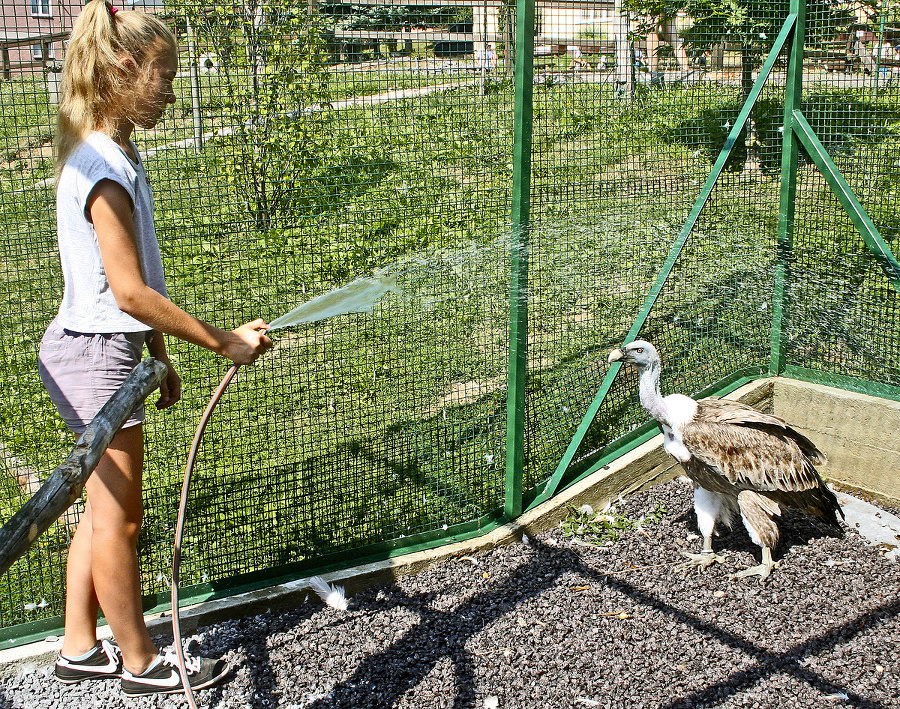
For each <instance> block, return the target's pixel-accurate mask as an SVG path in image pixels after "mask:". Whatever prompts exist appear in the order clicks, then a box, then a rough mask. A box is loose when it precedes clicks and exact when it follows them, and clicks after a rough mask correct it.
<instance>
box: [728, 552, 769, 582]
mask: <svg viewBox="0 0 900 709" xmlns="http://www.w3.org/2000/svg"><path fill="white" fill-rule="evenodd" d="M779 566H781V562H780V561H772V550H771V549H769V548H768V547H763V550H762V563H761V564H759V565H758V566H751V567H750V568H749V569H744V570H743V571H738V572H737V573H736V574H735V575H734V577H733V578H736V579H743V578H747V577H748V576H759V577H760V578H761V579H764V578H767V577H768V576H769V574H771V573H772V569H777V568H778V567H779Z"/></svg>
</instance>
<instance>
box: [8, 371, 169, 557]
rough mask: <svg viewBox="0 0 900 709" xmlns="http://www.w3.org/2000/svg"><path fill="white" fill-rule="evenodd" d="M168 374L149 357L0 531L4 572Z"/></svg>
mask: <svg viewBox="0 0 900 709" xmlns="http://www.w3.org/2000/svg"><path fill="white" fill-rule="evenodd" d="M165 376H166V365H164V364H163V363H162V362H160V361H158V360H155V359H153V358H152V357H148V358H147V359H145V360H144V361H143V362H141V363H140V364H139V365H138V366H137V367H135V368H134V370H133V371H132V372H131V374H129V375H128V378H127V379H126V380H125V381H124V382H123V384H122V386H120V387H119V389H118V390H117V391H116V393H115V394H113V395H112V396H111V397H109V401H107V402H106V403H105V404H104V405H103V408H101V409H100V411H99V412H98V413H97V415H96V416H95V417H94V419H93V420H92V421H91V422H90V423H89V424H88V426H87V428H86V429H85V431H84V433H83V434H82V435H81V438H79V439H78V443H76V444H75V448H73V449H72V452H71V453H70V454H69V457H68V458H66V460H65V461H63V463H62V464H61V465H59V466H57V468H56V469H55V470H54V471H53V472H52V473H51V474H50V477H49V478H47V481H46V482H45V483H44V484H43V485H42V486H41V487H40V489H39V490H38V491H37V493H35V495H34V496H33V497H32V498H31V499H30V500H28V502H26V503H25V504H24V505H22V507H21V509H19V511H18V512H16V513H15V514H14V515H13V516H12V518H11V519H10V520H9V521H8V522H7V523H6V524H4V525H3V527H2V528H0V574H4V573H6V572H7V571H8V570H9V568H10V567H11V566H12V565H13V563H15V561H16V560H17V559H18V558H19V557H21V556H22V555H23V554H24V553H25V552H26V551H28V549H29V547H30V546H31V545H32V544H33V543H34V541H35V540H36V539H37V538H38V537H39V536H40V535H41V534H43V533H44V532H46V531H47V530H48V529H49V528H50V526H51V525H52V524H53V523H54V522H55V521H56V520H57V519H59V517H60V516H61V515H62V514H63V513H64V512H65V511H66V510H67V509H68V508H69V506H70V505H71V504H72V503H73V502H75V500H77V499H78V498H79V497H80V496H81V491H82V490H83V489H84V484H85V482H87V479H88V478H89V477H90V475H91V473H92V472H94V468H96V467H97V463H98V462H99V461H100V458H101V457H102V456H103V454H104V452H106V448H107V446H109V443H110V441H112V439H113V437H114V436H115V435H116V433H118V431H119V429H120V428H121V427H122V424H124V423H125V422H126V421H127V420H128V417H129V416H131V414H132V413H134V411H136V410H137V408H138V407H139V406H140V405H141V404H142V403H143V402H144V399H146V398H147V396H148V395H149V394H150V392H152V391H153V390H154V389H156V388H157V387H159V384H160V382H161V381H162V380H163V377H165Z"/></svg>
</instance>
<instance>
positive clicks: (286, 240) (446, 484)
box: [0, 0, 900, 645]
mask: <svg viewBox="0 0 900 709" xmlns="http://www.w3.org/2000/svg"><path fill="white" fill-rule="evenodd" d="M725 5H727V6H728V7H737V8H739V10H740V12H723V11H722V8H723V7H725ZM671 7H672V8H673V9H672V11H671V15H667V16H654V15H653V14H652V13H653V12H654V8H658V3H650V2H649V1H646V0H616V1H615V2H588V1H587V0H557V1H551V0H539V1H538V2H534V1H533V0H532V1H530V2H529V1H526V0H521V2H518V3H515V4H514V3H510V2H505V1H504V0H485V1H482V2H479V1H478V0H447V1H446V2H443V3H442V4H440V5H432V4H427V3H426V2H425V0H413V1H412V2H404V3H402V4H401V3H388V2H379V1H378V0H366V2H357V3H354V4H352V5H351V4H336V3H323V2H304V3H296V4H294V3H284V2H278V3H275V2H266V1H258V0H252V1H250V0H248V1H247V2H243V3H237V4H234V5H233V6H232V5H228V6H227V7H226V8H225V9H223V7H222V6H209V5H207V4H205V3H199V2H178V3H170V2H166V3H162V2H160V3H155V4H154V3H147V4H145V5H141V4H140V3H139V4H138V5H137V8H136V9H137V10H138V11H145V12H155V13H158V14H159V15H160V16H161V17H162V18H164V19H165V20H166V21H167V22H169V23H170V24H171V26H172V27H173V29H174V30H175V32H176V34H177V36H178V38H179V42H180V48H179V51H180V70H179V75H178V79H177V80H176V92H177V95H178V101H177V103H176V105H175V107H174V110H173V111H172V112H171V113H170V114H169V115H167V116H166V117H165V119H164V120H163V121H162V122H161V123H160V124H159V125H158V126H157V127H156V128H155V129H154V130H150V131H139V132H138V134H137V135H136V142H137V143H138V146H139V148H140V150H141V153H142V157H143V159H144V161H145V164H146V166H147V169H148V172H149V175H150V181H151V183H152V185H153V189H154V193H155V201H156V217H157V229H158V233H159V237H160V243H161V248H162V253H163V261H164V265H165V269H166V274H167V282H168V285H169V291H170V296H171V298H172V299H173V300H174V301H175V302H176V303H177V304H179V305H181V306H183V307H184V308H185V309H186V310H188V311H189V312H191V313H192V314H194V315H197V316H198V317H200V318H202V319H204V320H207V321H209V322H212V323H214V324H216V325H219V326H222V327H226V328H231V327H236V326H237V325H239V324H240V323H242V322H245V321H247V320H249V319H251V318H255V317H262V318H265V319H266V320H267V321H271V320H272V319H274V318H276V317H277V316H279V315H281V314H282V313H284V312H286V311H288V310H290V309H291V308H293V307H294V306H296V305H297V304H298V303H301V302H303V301H305V300H308V299H310V298H312V297H314V296H316V295H319V294H322V293H325V292H327V291H329V290H331V289H332V288H335V287H338V286H341V285H343V284H345V283H347V282H349V281H351V280H353V279H354V278H356V277H359V276H371V277H386V276H387V275H389V276H390V277H396V279H397V286H398V288H397V290H396V292H393V293H390V294H389V295H388V296H386V297H385V298H384V299H382V300H381V301H379V302H378V304H377V305H375V307H374V308H373V309H372V311H371V312H369V313H361V314H350V315H342V316H339V317H335V318H332V319H329V320H325V321H322V322H319V323H316V324H313V325H308V326H300V327H295V328H292V329H289V330H285V331H282V332H276V333H273V337H274V339H275V340H276V346H275V348H274V349H273V350H272V351H271V352H269V353H267V354H266V355H265V356H263V357H262V358H261V359H260V360H259V361H258V362H257V363H256V364H255V365H253V366H252V367H244V368H241V370H240V371H239V373H238V375H237V377H236V379H235V381H234V383H233V384H232V385H231V388H230V389H229V390H228V392H227V395H226V397H225V399H224V400H223V401H222V402H221V403H220V404H219V407H218V408H217V410H216V412H215V416H214V417H213V420H212V421H211V422H210V424H209V426H208V428H207V433H206V436H205V439H204V443H203V447H202V449H201V451H200V455H199V458H198V461H197V467H196V469H195V473H194V487H193V490H192V494H191V500H190V510H189V525H188V529H187V534H186V537H185V543H184V547H183V555H182V570H181V584H182V596H183V597H184V598H185V599H186V600H188V601H194V602H196V601H199V600H203V599H207V598H212V597H216V596H224V595H229V594H234V593H237V592H240V591H244V590H248V589H251V588H256V587H262V586H266V585H271V584H274V583H278V582H280V581H284V580H287V579H292V578H297V577H301V576H305V575H308V574H311V573H319V572H323V571H326V570H330V569H336V568H341V567H347V566H351V565H355V564H359V563H363V562H366V561H371V560H374V559H381V558H385V557H387V556H390V555H395V554H399V553H405V552H409V551H412V550H417V549H422V548H426V547H433V546H437V545H442V544H446V543H448V542H451V541H456V540H460V539H464V538H467V537H471V536H475V535H479V534H483V533H485V532H486V531H489V530H490V529H492V528H494V527H495V526H497V525H499V524H502V523H503V522H505V521H508V520H509V519H512V518H514V517H516V516H517V515H519V514H520V513H521V512H522V511H523V510H526V509H528V508H529V507H532V506H534V505H536V504H539V503H540V502H541V501H543V500H545V499H548V498H549V497H552V496H553V495H555V494H556V493H557V492H559V491H560V490H562V489H564V488H565V487H566V486H568V485H570V484H572V483H573V482H574V481H576V480H579V479H581V478H582V477H583V476H585V475H587V474H589V473H591V472H593V471H594V470H597V469H599V468H600V467H602V466H603V465H606V464H607V463H609V462H610V461H611V460H614V459H615V458H616V457H618V456H620V455H622V454H623V452H625V451H627V450H629V449H630V448H632V447H634V446H636V445H637V444H638V443H640V442H642V441H644V440H647V439H648V438H649V437H650V436H652V435H653V433H654V431H655V429H653V428H652V427H651V426H650V424H649V423H648V422H647V420H646V415H645V414H644V412H643V411H642V410H641V409H640V407H639V405H638V404H637V401H636V394H635V392H636V388H637V387H636V382H635V381H634V379H633V378H632V375H630V374H628V373H627V372H625V371H621V372H620V371H618V365H614V368H612V369H610V368H609V367H608V365H607V364H606V355H607V353H608V352H609V350H610V349H611V348H612V347H614V346H619V345H620V344H621V343H622V342H623V341H625V340H626V339H633V338H635V337H637V336H640V337H642V338H644V339H648V340H650V341H652V342H653V343H654V344H655V345H657V347H658V348H659V350H660V351H661V352H662V355H663V357H664V365H665V375H664V377H663V386H664V388H665V389H666V390H667V391H666V392H664V393H671V392H676V391H677V392H682V393H687V394H692V395H695V396H699V395H705V394H710V393H725V392H728V391H730V390H733V389H734V388H736V387H738V386H740V385H741V384H743V383H745V382H747V381H750V380H752V379H756V378H759V377H764V376H771V375H782V376H789V377H795V378H799V379H805V380H811V381H817V382H821V383H826V384H830V385H833V386H838V387H842V388H845V389H850V390H854V391H860V392H865V393H869V394H872V395H876V396H881V397H885V398H889V399H894V400H900V315H898V313H900V308H898V288H900V267H898V265H897V253H898V243H900V240H898V229H900V220H898V216H897V215H898V210H897V207H898V193H900V11H898V4H897V3H895V2H865V3H834V2H825V1H824V0H821V1H819V0H815V1H812V2H809V3H807V4H806V5H801V4H800V3H799V2H796V0H795V1H794V2H790V3H789V2H786V1H784V0H777V1H776V0H739V1H738V2H737V3H725V4H723V3H721V2H719V1H718V0H706V1H704V2H699V1H695V2H691V3H684V5H683V8H682V9H680V10H676V9H675V8H676V7H677V5H676V4H672V5H671ZM0 8H2V13H3V14H2V26H0V53H2V72H3V75H2V79H0V125H2V135H0V141H2V142H0V219H2V223H3V225H4V227H5V231H6V237H5V238H4V239H3V241H2V245H0V312H2V328H0V382H2V386H0V510H2V519H3V520H6V519H8V518H9V517H10V516H11V515H12V514H13V513H14V512H15V510H17V509H18V508H20V507H21V505H22V504H24V502H25V501H26V500H27V499H28V498H29V497H30V496H31V495H32V494H33V493H34V492H35V490H36V489H37V488H38V487H39V486H40V484H41V481H42V480H43V479H44V477H46V475H47V474H49V472H50V471H51V470H53V468H54V467H55V466H56V465H57V464H58V463H59V462H60V461H61V460H62V459H63V458H65V456H66V455H67V453H68V452H69V450H70V449H71V447H72V445H73V443H74V438H73V436H72V435H71V434H70V433H69V432H68V431H67V430H66V428H65V426H64V425H63V423H62V421H61V420H60V418H59V416H58V415H57V413H56V411H55V410H54V407H53V405H52V403H51V402H50V400H49V398H48V396H47V393H46V392H45V390H44V388H43V386H42V385H41V382H40V379H39V377H38V373H37V349H38V346H39V343H40V339H41V337H42V334H43V332H44V330H45V329H46V327H47V325H48V324H49V323H50V322H51V320H52V319H53V317H54V315H55V313H56V309H57V307H58V304H59V300H60V297H61V294H62V287H63V284H62V276H61V272H60V267H59V257H58V252H57V247H56V238H55V206H54V183H53V165H52V144H53V136H54V132H55V122H54V121H55V110H56V104H57V102H58V97H59V78H60V66H61V61H62V59H63V57H64V53H65V45H64V38H65V37H66V34H67V32H68V31H69V29H70V28H71V25H72V22H73V20H74V18H75V17H76V16H77V14H78V11H79V9H80V3H75V2H72V3H69V2H67V1H66V0H59V1H58V2H49V3H45V2H37V3H36V2H2V3H0ZM169 349H170V356H171V359H172V362H173V365H174V366H175V368H176V369H177V370H178V371H179V373H180V374H181V377H182V379H183V381H184V397H183V400H182V401H181V402H180V403H179V405H178V406H177V407H175V408H173V409H170V410H165V411H161V412H160V411H156V410H155V409H154V407H153V406H152V397H151V400H150V402H148V404H151V405H148V407H147V408H148V419H147V422H146V424H145V429H146V436H147V439H148V454H147V459H146V463H145V498H144V501H145V508H146V512H145V521H144V525H143V529H142V532H141V538H140V541H139V556H140V562H141V573H142V589H143V592H144V594H145V607H146V609H147V610H148V611H149V610H162V609H164V608H165V607H166V602H167V599H168V585H167V584H168V581H169V579H168V574H169V570H170V566H171V556H172V540H173V537H174V525H175V518H176V507H177V503H178V495H179V490H180V485H181V476H182V474H183V469H184V464H185V457H186V455H187V451H188V449H189V446H190V441H191V437H192V435H193V431H194V427H195V426H196V423H197V421H198V419H199V417H200V414H201V412H202V410H203V409H204V407H205V406H206V403H207V401H208V400H209V397H210V395H211V393H212V391H213V390H214V389H215V387H216V385H217V384H218V382H219V380H220V379H221V377H222V376H223V374H224V373H225V370H226V369H227V363H226V362H225V361H223V360H222V359H221V358H219V357H216V356H215V355H213V354H212V353H209V352H206V351H203V350H201V349H199V348H197V347H194V346H190V345H186V344H184V343H181V342H178V341H175V340H169ZM80 509H81V503H76V504H75V505H74V506H73V508H72V510H70V512H69V513H68V514H67V515H66V516H65V517H63V518H62V519H61V520H60V521H59V522H58V523H57V524H56V525H55V526H54V528H52V529H51V530H50V531H49V532H48V533H46V534H45V535H43V536H42V537H41V538H40V539H39V540H38V541H37V542H36V544H35V545H34V546H33V548H32V549H31V550H30V551H29V552H28V554H27V555H25V556H24V557H23V558H21V559H20V560H19V561H18V562H17V563H16V564H15V565H14V566H13V568H12V569H11V570H10V571H9V572H7V573H6V574H5V575H4V576H3V577H2V579H0V640H2V641H3V642H4V643H5V644H7V645H12V644H16V643H22V642H27V641H30V640H33V639H36V638H41V637H44V636H46V635H47V634H57V632H58V629H59V628H60V627H61V617H62V612H63V584H64V568H65V559H66V550H67V546H68V542H69V540H70V538H71V534H72V532H73V530H74V525H75V524H76V523H77V519H78V515H79V513H80Z"/></svg>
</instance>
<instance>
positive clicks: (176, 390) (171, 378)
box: [156, 357, 181, 409]
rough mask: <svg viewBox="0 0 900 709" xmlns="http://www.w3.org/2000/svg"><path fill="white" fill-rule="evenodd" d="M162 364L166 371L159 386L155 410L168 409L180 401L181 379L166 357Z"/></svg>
mask: <svg viewBox="0 0 900 709" xmlns="http://www.w3.org/2000/svg"><path fill="white" fill-rule="evenodd" d="M164 364H165V365H166V369H167V371H166V376H165V379H163V380H162V382H161V383H160V385H159V400H158V401H157V402H156V408H157V409H168V408H169V407H170V406H174V405H175V404H177V403H178V402H179V401H180V399H181V377H179V376H178V372H176V371H175V369H174V368H173V367H172V363H171V362H169V358H168V357H166V361H165V363H164Z"/></svg>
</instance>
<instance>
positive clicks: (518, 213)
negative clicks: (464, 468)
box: [503, 0, 534, 518]
mask: <svg viewBox="0 0 900 709" xmlns="http://www.w3.org/2000/svg"><path fill="white" fill-rule="evenodd" d="M515 62H516V64H515V79H516V106H515V144H514V148H513V185H512V214H511V237H512V238H511V240H510V267H511V269H512V273H511V279H510V293H509V372H508V375H507V376H508V378H509V388H508V390H507V402H506V492H505V499H504V505H503V508H504V514H505V515H506V517H508V518H513V517H517V516H518V515H519V514H521V512H522V478H523V470H524V467H525V377H526V363H527V339H528V338H527V334H528V229H529V218H530V214H529V210H530V206H531V201H530V200H531V130H532V125H531V117H532V104H531V102H532V77H533V75H534V0H518V1H517V3H516V56H515Z"/></svg>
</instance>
